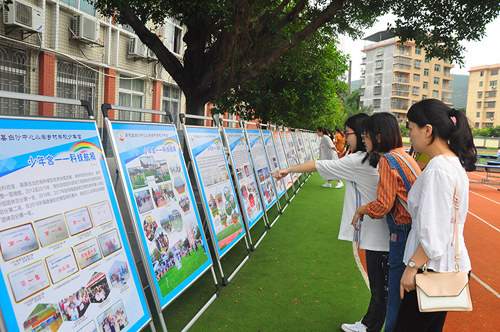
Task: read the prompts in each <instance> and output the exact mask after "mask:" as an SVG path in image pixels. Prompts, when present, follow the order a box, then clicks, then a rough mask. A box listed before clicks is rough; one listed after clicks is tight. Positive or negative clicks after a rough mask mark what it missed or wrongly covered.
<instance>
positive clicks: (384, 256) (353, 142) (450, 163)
mask: <svg viewBox="0 0 500 332" xmlns="http://www.w3.org/2000/svg"><path fill="white" fill-rule="evenodd" d="M407 119H408V122H407V127H408V129H409V132H410V138H411V141H412V143H413V149H414V150H415V151H416V152H418V153H421V154H423V155H425V156H427V158H422V159H420V162H421V163H420V165H419V163H418V162H417V161H415V160H414V159H413V158H412V157H411V156H410V155H408V154H407V153H406V152H405V150H404V149H403V142H402V137H401V131H400V129H399V123H398V121H397V120H396V118H395V117H394V116H393V115H391V114H389V113H376V114H374V115H372V116H368V115H365V114H357V115H354V116H352V117H350V118H349V119H347V121H346V122H345V131H344V133H343V137H344V138H345V140H346V141H347V144H348V145H349V151H350V153H349V154H347V155H346V156H344V157H343V158H326V157H323V158H321V157H322V156H324V154H325V153H326V154H327V153H328V152H329V150H332V151H335V152H337V153H338V152H341V151H337V150H338V149H337V147H336V146H335V148H333V147H332V145H330V144H329V141H328V139H323V137H325V136H326V135H327V132H325V131H324V130H323V128H318V136H320V137H321V143H320V158H319V160H317V161H310V162H307V163H304V164H300V165H297V166H293V167H289V168H286V169H280V170H278V171H276V172H274V176H275V177H276V178H277V179H281V178H283V177H285V176H286V175H288V174H289V173H304V172H315V171H317V172H319V174H320V175H321V177H322V178H323V179H325V180H327V181H332V180H333V181H335V180H337V181H338V180H345V181H346V188H345V196H344V206H343V212H342V219H341V225H340V231H339V239H341V240H349V241H353V242H357V244H358V248H360V249H365V253H366V264H367V273H368V278H369V284H370V291H371V299H370V302H369V304H368V309H367V312H366V314H365V315H364V317H363V318H362V319H361V320H360V321H358V322H356V323H354V324H349V323H345V324H342V330H343V331H347V332H364V331H370V332H371V331H376V332H378V331H380V330H381V329H382V328H383V326H384V323H385V329H384V331H386V332H392V331H404V332H407V331H418V332H423V331H442V329H443V326H444V323H445V319H446V314H447V312H445V311H444V312H431V313H422V312H420V311H419V309H418V305H417V296H416V291H415V275H416V274H417V273H422V267H423V265H424V264H426V267H427V269H428V270H432V271H436V272H450V271H454V269H455V261H454V256H455V246H456V245H459V248H460V261H459V269H460V271H466V272H469V273H470V269H471V265H470V260H469V256H468V253H467V249H466V247H465V243H464V237H463V225H464V223H465V218H466V215H467V210H468V195H469V181H468V177H467V174H466V171H472V170H474V169H475V162H476V160H477V152H476V148H475V146H474V143H473V138H472V133H471V130H470V128H469V124H468V119H467V117H466V116H465V114H463V113H462V112H460V111H457V110H455V109H452V108H449V107H448V106H447V105H446V104H444V103H443V102H442V101H440V100H437V99H426V100H422V101H420V102H418V103H416V104H414V105H413V106H412V107H411V108H410V109H409V111H408V113H407ZM323 144H324V145H323ZM322 149H323V152H324V153H322ZM339 155H340V154H339ZM423 155H420V156H423ZM423 166H425V169H424V170H423V171H422V170H421V167H423ZM327 184H328V182H327ZM325 185H326V184H325ZM325 185H324V186H325ZM456 185H457V186H458V197H459V202H460V203H459V220H458V225H459V229H458V234H459V236H458V240H456V241H453V240H452V239H453V232H454V229H453V228H454V226H453V220H454V217H455V213H454V198H453V195H454V191H455V186H456ZM326 186H327V185H326ZM330 186H331V185H330ZM327 187H328V186H327ZM410 189H411V191H410ZM387 266H388V268H386V267H387ZM386 280H388V282H387V284H386ZM386 286H387V287H388V289H387V292H386Z"/></svg>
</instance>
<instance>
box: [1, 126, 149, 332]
mask: <svg viewBox="0 0 500 332" xmlns="http://www.w3.org/2000/svg"><path fill="white" fill-rule="evenodd" d="M0 151H1V152H0V188H1V192H0V203H1V206H2V209H1V214H0V248H1V250H0V251H1V256H2V257H1V259H0V270H1V276H2V278H0V294H1V296H0V307H1V310H2V314H3V318H4V321H5V324H6V328H7V330H8V331H9V332H13V331H26V332H31V331H42V330H43V331H102V332H105V331H109V330H112V329H113V328H114V329H115V330H119V331H138V330H140V329H141V328H142V327H144V326H145V325H146V324H147V323H148V322H149V321H150V314H149V309H148V306H147V303H146V300H145V297H144V293H143V291H142V288H141V284H140V281H139V277H138V274H137V270H136V268H135V264H134V261H133V256H132V254H131V252H130V247H129V243H128V239H127V236H126V232H125V229H124V227H123V222H122V219H121V216H120V212H119V209H118V206H117V202H116V197H115V195H114V191H113V187H112V185H111V181H110V175H109V171H108V168H107V165H106V163H105V158H104V155H103V153H102V146H101V141H100V139H99V135H98V130H97V126H96V124H95V122H94V121H87V120H56V119H50V120H47V119H38V118H7V117H0Z"/></svg>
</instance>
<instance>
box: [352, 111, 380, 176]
mask: <svg viewBox="0 0 500 332" xmlns="http://www.w3.org/2000/svg"><path fill="white" fill-rule="evenodd" d="M367 118H369V116H368V115H367V114H364V113H358V114H355V115H353V116H351V117H349V118H348V119H347V120H346V121H345V123H344V127H349V128H351V129H352V130H353V131H354V134H355V135H356V146H351V147H350V149H351V153H354V152H358V151H361V152H365V153H366V155H365V157H364V158H363V160H362V163H364V162H365V161H366V160H368V164H369V165H370V166H373V167H377V165H378V161H379V160H380V155H379V154H377V153H367V152H366V148H365V145H364V144H363V139H362V138H361V134H362V133H363V122H364V121H365V120H366V119H367Z"/></svg>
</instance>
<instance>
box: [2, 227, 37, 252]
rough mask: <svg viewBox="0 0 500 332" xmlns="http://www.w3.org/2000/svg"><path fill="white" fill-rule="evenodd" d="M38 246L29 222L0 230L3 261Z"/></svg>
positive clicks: (33, 249) (35, 248)
mask: <svg viewBox="0 0 500 332" xmlns="http://www.w3.org/2000/svg"><path fill="white" fill-rule="evenodd" d="M38 248H39V246H38V241H37V240H36V236H35V230H34V229H33V225H32V224H31V223H29V224H24V225H20V226H17V227H13V228H9V229H5V230H3V231H1V232H0V250H1V252H2V258H3V260H4V261H9V260H11V259H14V258H16V257H19V256H22V255H26V254H27V253H30V252H32V251H35V250H37V249H38Z"/></svg>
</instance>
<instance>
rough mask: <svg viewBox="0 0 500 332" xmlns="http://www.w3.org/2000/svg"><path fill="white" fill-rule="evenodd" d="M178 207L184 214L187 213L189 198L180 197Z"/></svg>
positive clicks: (189, 207)
mask: <svg viewBox="0 0 500 332" xmlns="http://www.w3.org/2000/svg"><path fill="white" fill-rule="evenodd" d="M220 197H221V200H222V195H220ZM179 206H180V208H181V209H182V211H184V212H189V211H190V210H191V201H190V200H189V197H187V196H186V195H182V196H181V198H180V200H179Z"/></svg>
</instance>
